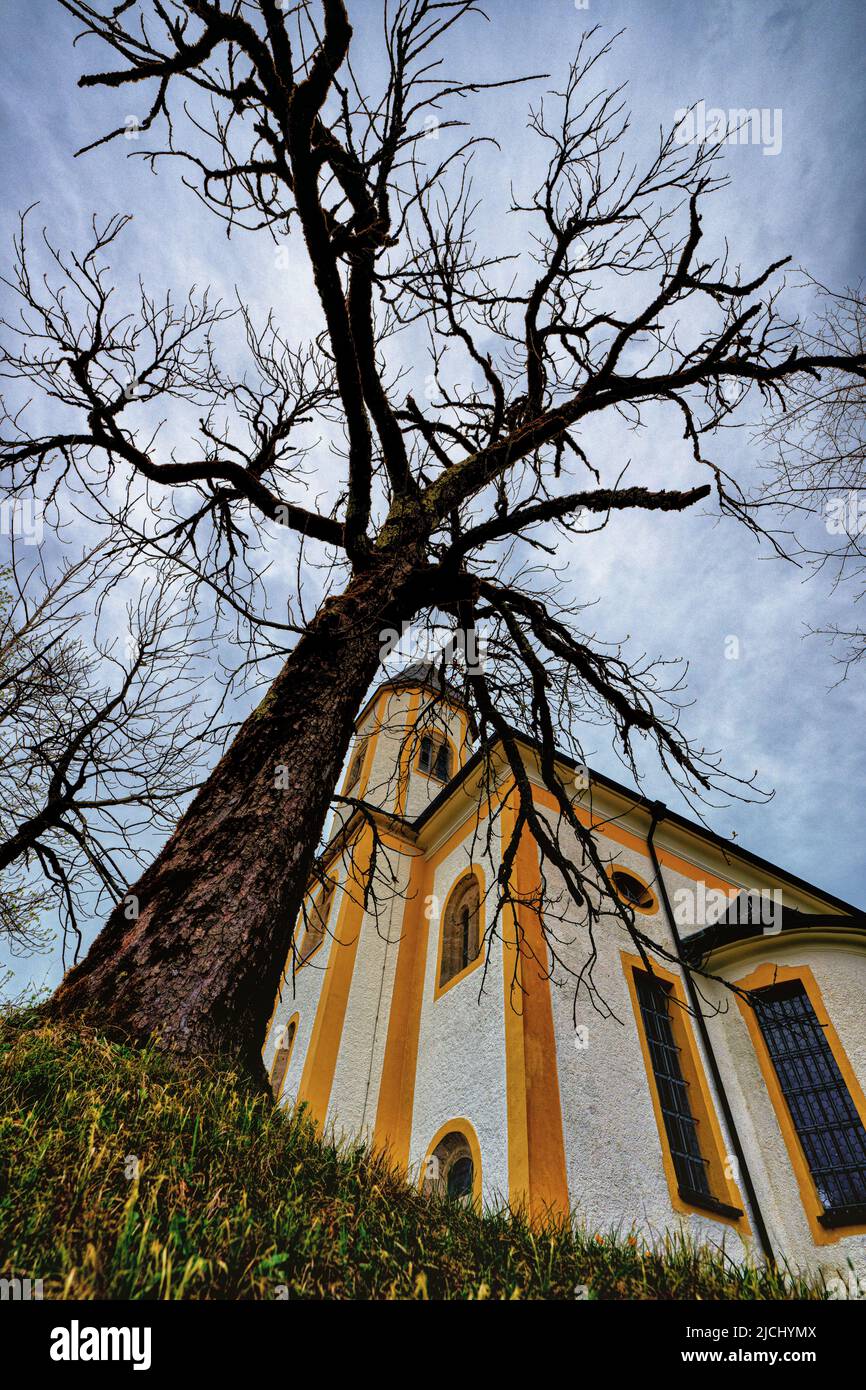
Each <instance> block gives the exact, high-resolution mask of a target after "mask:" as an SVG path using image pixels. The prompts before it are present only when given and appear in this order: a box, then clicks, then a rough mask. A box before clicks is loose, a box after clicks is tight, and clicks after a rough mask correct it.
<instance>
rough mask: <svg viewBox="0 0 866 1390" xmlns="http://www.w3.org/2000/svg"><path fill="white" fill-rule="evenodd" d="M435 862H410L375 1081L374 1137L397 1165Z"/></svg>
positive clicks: (408, 1100)
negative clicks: (379, 1068)
mask: <svg viewBox="0 0 866 1390" xmlns="http://www.w3.org/2000/svg"><path fill="white" fill-rule="evenodd" d="M432 876H433V866H432V864H430V863H429V862H426V861H425V859H424V858H423V856H422V855H418V856H416V858H414V859H413V861H412V868H411V871H410V874H409V886H408V890H407V897H406V903H405V906H404V909H403V934H402V936H401V938H400V947H399V950H398V953H397V968H396V970H395V973H394V989H393V992H392V996H391V1015H390V1018H389V1021H388V1035H387V1038H386V1040H385V1057H384V1061H383V1063H382V1077H381V1082H380V1085H379V1105H378V1109H377V1111H376V1124H375V1127H374V1131H373V1142H374V1144H375V1145H376V1147H377V1148H381V1149H387V1150H388V1151H389V1153H390V1154H391V1157H392V1158H393V1160H394V1162H395V1163H396V1164H398V1165H399V1167H400V1168H401V1169H404V1170H405V1169H406V1168H407V1167H408V1164H409V1143H410V1140H411V1137H412V1110H413V1105H414V1099H415V1072H416V1068H417V1064H418V1037H419V1034H420V1031H421V1000H422V996H423V992H424V966H425V964H426V960H427V936H428V932H429V922H428V920H427V918H426V916H425V909H426V905H427V897H428V894H429V892H430V882H431V879H432Z"/></svg>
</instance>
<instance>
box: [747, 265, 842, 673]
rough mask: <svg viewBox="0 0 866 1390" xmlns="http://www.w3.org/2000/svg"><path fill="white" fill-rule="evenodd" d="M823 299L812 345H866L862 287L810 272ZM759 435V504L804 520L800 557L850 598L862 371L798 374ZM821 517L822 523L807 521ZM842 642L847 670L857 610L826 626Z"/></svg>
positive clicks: (827, 348) (823, 348) (837, 348)
mask: <svg viewBox="0 0 866 1390" xmlns="http://www.w3.org/2000/svg"><path fill="white" fill-rule="evenodd" d="M807 286H808V287H809V288H810V289H812V290H813V291H814V292H816V293H817V295H818V296H819V302H820V312H819V322H818V325H817V327H816V329H815V330H814V331H813V332H811V333H810V334H809V335H808V339H807V341H808V345H809V348H810V350H811V351H814V352H825V353H827V352H829V353H843V354H844V353H847V354H849V355H851V356H856V355H857V354H860V355H861V356H862V354H863V352H864V351H866V301H864V297H863V291H862V288H858V289H856V290H847V291H846V292H845V293H844V294H834V293H833V292H832V291H830V290H828V289H827V288H826V286H824V285H819V284H817V283H816V282H815V281H814V280H811V279H809V278H808V277H807ZM761 438H762V439H763V441H764V443H765V444H767V445H769V446H770V449H771V457H770V462H769V464H768V466H767V470H766V476H765V479H764V483H763V486H762V488H761V492H760V495H759V497H758V499H757V503H758V505H759V506H764V507H767V506H769V507H772V508H780V509H781V510H782V512H783V513H785V514H787V515H788V516H791V517H793V518H794V523H795V525H796V524H797V523H798V522H799V523H801V524H802V530H801V535H800V541H799V544H798V545H797V547H796V553H797V555H798V558H800V559H801V560H802V562H803V563H805V564H806V565H807V566H808V567H809V568H810V570H811V571H812V572H813V574H825V573H826V574H828V575H829V577H830V582H831V586H832V588H834V589H835V588H838V587H839V586H840V585H841V586H842V588H843V589H844V590H845V591H847V593H848V594H849V595H850V599H851V603H852V606H853V605H854V604H856V603H858V602H859V601H860V600H861V599H862V597H863V594H864V591H866V386H864V383H863V379H862V377H858V376H852V375H851V374H850V373H848V372H843V371H838V370H832V371H828V372H825V373H823V374H822V375H821V377H819V378H818V379H815V378H813V377H811V376H805V377H803V378H797V379H796V380H795V381H794V382H792V384H791V389H790V391H789V392H787V394H786V397H785V399H784V400H783V401H781V402H780V405H779V409H778V410H776V411H774V412H773V413H772V414H771V416H770V418H769V419H768V420H767V421H765V423H764V426H763V428H762V430H761ZM815 517H820V518H821V520H822V522H823V528H822V529H820V530H819V528H817V527H816V526H814V525H810V524H809V523H810V522H811V521H812V520H813V519H814V518H815ZM821 631H822V632H823V635H824V636H826V637H829V638H830V639H831V641H832V642H833V644H834V646H835V648H836V653H837V654H836V660H837V661H838V662H839V663H840V664H841V666H842V668H843V675H842V678H843V679H844V678H845V676H847V674H848V672H849V670H850V668H851V667H852V665H854V664H856V663H857V662H860V661H862V660H863V659H864V657H866V631H864V628H863V625H862V622H859V621H858V619H857V615H856V614H852V617H851V620H850V622H849V623H846V624H845V625H840V624H834V625H833V626H832V627H830V628H826V629H823V630H821Z"/></svg>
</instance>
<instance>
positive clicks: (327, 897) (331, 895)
mask: <svg viewBox="0 0 866 1390" xmlns="http://www.w3.org/2000/svg"><path fill="white" fill-rule="evenodd" d="M336 896H337V885H336V884H332V885H331V887H330V888H329V889H327V890H325V891H323V892H321V893H319V894H318V896H317V897H316V898H314V900H313V902H312V904H311V905H310V908H309V909H308V912H312V911H315V910H316V908H317V907H318V908H319V909H320V908H321V905H322V903H323V902H325V901H326V902H327V905H328V910H327V912H326V913H325V915H324V918H323V919H322V935H321V936H320V938H319V940H318V941H317V942H316V945H315V946H314V947H313V949H312V950H311V951H310V952H309V953H308V954H307V955H302V954H301V951H300V950H299V951H298V959H297V963H296V965H295V974H296V975H297V974H298V972H299V971H301V970H303V969H304V967H305V966H307V965H309V963H310V961H311V960H312V959H313V957H314V956H317V955H318V954H319V952H320V951H321V949H322V947H323V946H324V944H325V941H326V939H327V936H328V922H329V921H330V920H331V913H332V912H333V910H334V899H335V898H336ZM299 922H300V925H302V926H303V928H304V935H303V938H302V940H301V943H300V945H301V947H303V946H304V945H305V943H306V940H307V937H308V936H309V935H310V924H309V921H307V922H305V921H304V915H303V913H301V916H300V919H299Z"/></svg>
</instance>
